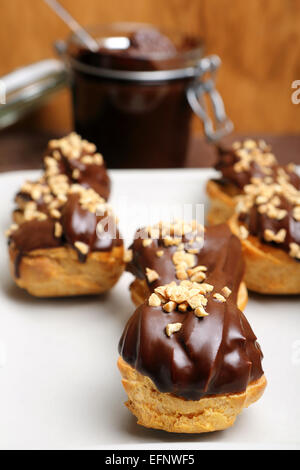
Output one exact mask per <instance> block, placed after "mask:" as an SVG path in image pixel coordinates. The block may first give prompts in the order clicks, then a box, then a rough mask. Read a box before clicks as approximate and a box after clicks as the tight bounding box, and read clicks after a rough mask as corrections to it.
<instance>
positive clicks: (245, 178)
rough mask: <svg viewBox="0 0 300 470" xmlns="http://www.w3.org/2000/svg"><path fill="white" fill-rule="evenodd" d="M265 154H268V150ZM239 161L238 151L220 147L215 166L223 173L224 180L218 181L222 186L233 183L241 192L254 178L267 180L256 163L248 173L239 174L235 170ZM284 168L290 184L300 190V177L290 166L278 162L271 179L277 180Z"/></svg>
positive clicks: (252, 164) (251, 165) (252, 163)
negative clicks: (279, 172) (280, 170)
mask: <svg viewBox="0 0 300 470" xmlns="http://www.w3.org/2000/svg"><path fill="white" fill-rule="evenodd" d="M264 153H268V152H267V150H266V151H265V152H264ZM238 161H239V157H238V156H237V155H236V151H235V150H234V149H233V148H232V147H230V148H228V147H218V161H217V163H216V165H215V168H216V170H219V171H221V173H222V178H221V179H219V180H217V182H218V183H219V184H221V185H224V184H225V185H226V184H228V183H231V184H233V185H235V186H237V188H239V189H240V190H242V189H243V188H244V186H246V185H247V184H250V183H251V179H252V178H265V177H266V176H267V175H266V174H265V173H264V172H263V171H262V167H261V166H260V165H259V164H258V163H256V162H251V163H250V169H249V170H248V171H240V172H237V171H235V170H234V165H235V163H237V162H238ZM280 168H282V169H284V170H285V171H286V173H288V175H289V178H290V183H291V184H292V185H293V186H295V188H297V189H300V177H299V176H298V175H297V173H295V172H294V171H291V170H290V169H289V168H288V166H281V165H279V164H278V163H277V162H275V163H274V165H272V166H271V167H270V169H271V170H272V173H271V175H270V176H271V177H273V178H276V176H277V173H278V170H279V169H280Z"/></svg>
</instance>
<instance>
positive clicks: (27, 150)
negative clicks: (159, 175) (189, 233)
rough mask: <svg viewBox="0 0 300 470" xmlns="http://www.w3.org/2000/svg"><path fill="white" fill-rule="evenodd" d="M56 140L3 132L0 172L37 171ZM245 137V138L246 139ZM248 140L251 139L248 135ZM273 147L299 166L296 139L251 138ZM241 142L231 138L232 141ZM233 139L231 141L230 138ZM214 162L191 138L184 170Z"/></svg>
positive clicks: (199, 142)
mask: <svg viewBox="0 0 300 470" xmlns="http://www.w3.org/2000/svg"><path fill="white" fill-rule="evenodd" d="M53 137H59V136H57V135H53V134H49V133H43V132H39V133H36V132H35V133H33V132H32V131H15V130H10V131H7V130H6V131H4V132H1V133H0V171H1V172H3V171H14V170H21V169H30V168H41V166H42V157H43V154H44V151H45V148H46V147H47V142H48V140H49V139H50V138H53ZM248 137H249V136H248ZM250 137H251V135H250ZM255 137H259V138H260V137H262V138H264V139H265V140H266V141H267V142H268V143H270V144H271V145H272V146H273V150H274V152H275V154H276V156H277V158H278V160H279V162H280V163H281V164H285V163H288V162H291V161H292V162H294V163H297V164H298V165H299V164H300V135H292V136H289V135H273V136H268V135H259V136H258V135H255ZM241 138H243V137H242V136H240V135H235V136H234V140H238V139H241ZM231 139H233V137H232V138H231ZM214 162H215V153H214V147H213V146H212V145H210V144H208V143H207V142H206V141H205V140H204V138H203V137H194V138H193V140H192V142H191V144H190V148H189V152H188V156H187V159H186V164H185V166H186V167H188V168H193V167H210V166H212V165H213V164H214Z"/></svg>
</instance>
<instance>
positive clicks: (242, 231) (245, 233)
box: [240, 225, 249, 240]
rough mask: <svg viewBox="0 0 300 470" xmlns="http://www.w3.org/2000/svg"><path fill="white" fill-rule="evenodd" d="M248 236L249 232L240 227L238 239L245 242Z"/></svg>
mask: <svg viewBox="0 0 300 470" xmlns="http://www.w3.org/2000/svg"><path fill="white" fill-rule="evenodd" d="M248 236H249V231H248V230H247V229H246V227H245V226H244V225H241V226H240V237H241V239H242V240H246V239H247V238H248Z"/></svg>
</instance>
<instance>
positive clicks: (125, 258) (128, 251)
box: [124, 250, 133, 263]
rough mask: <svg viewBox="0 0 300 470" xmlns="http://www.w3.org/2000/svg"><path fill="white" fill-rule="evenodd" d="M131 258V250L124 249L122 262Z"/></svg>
mask: <svg viewBox="0 0 300 470" xmlns="http://www.w3.org/2000/svg"><path fill="white" fill-rule="evenodd" d="M132 258H133V251H132V250H125V253H124V263H130V262H131V261H132Z"/></svg>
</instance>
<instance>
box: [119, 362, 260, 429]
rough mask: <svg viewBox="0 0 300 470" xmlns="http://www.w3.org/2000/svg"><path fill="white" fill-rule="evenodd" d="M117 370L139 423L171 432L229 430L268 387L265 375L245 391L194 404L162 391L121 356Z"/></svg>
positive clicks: (210, 398) (130, 407)
mask: <svg viewBox="0 0 300 470" xmlns="http://www.w3.org/2000/svg"><path fill="white" fill-rule="evenodd" d="M118 367H119V369H120V372H121V374H122V377H123V380H122V383H123V386H124V388H125V390H126V392H127V394H128V398H129V400H128V401H127V402H126V406H127V408H128V409H129V410H130V411H131V412H132V413H133V414H134V415H135V416H136V417H137V419H138V424H140V425H142V426H145V427H147V428H154V429H163V430H164V431H168V432H177V433H204V432H212V431H220V430H223V429H226V428H228V427H230V426H232V425H233V424H234V422H235V419H236V417H237V416H238V415H239V414H240V413H241V411H242V410H243V408H247V407H248V406H250V405H251V404H252V403H254V402H255V401H257V400H258V399H259V398H260V397H261V396H262V394H263V392H264V389H265V387H266V384H267V381H266V379H265V376H264V375H263V376H262V377H261V378H260V379H258V380H257V381H255V382H253V383H251V384H250V385H249V386H248V387H247V389H246V390H245V392H242V393H236V394H227V395H225V394H224V395H214V396H210V397H205V398H202V399H201V400H198V401H192V400H185V399H183V398H179V397H176V396H174V395H172V394H170V393H161V392H159V391H158V390H157V388H156V386H155V385H154V383H153V382H152V380H151V379H150V378H149V377H145V376H143V375H141V374H140V373H139V372H137V371H136V370H135V369H134V368H132V367H131V366H130V365H128V364H127V363H126V362H125V361H124V360H123V359H122V358H121V357H120V358H119V360H118Z"/></svg>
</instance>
